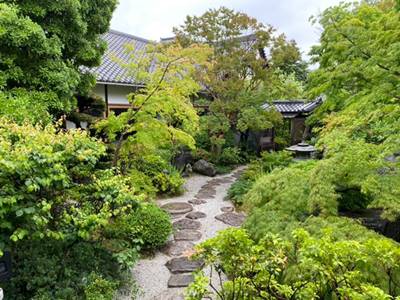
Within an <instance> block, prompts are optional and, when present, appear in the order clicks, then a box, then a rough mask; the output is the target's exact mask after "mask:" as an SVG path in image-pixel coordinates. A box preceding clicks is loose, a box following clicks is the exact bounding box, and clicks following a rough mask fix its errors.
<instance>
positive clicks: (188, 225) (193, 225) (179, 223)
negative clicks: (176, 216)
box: [172, 219, 201, 230]
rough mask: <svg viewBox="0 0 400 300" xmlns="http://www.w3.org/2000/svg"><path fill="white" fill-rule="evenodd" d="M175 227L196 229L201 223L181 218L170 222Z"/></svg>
mask: <svg viewBox="0 0 400 300" xmlns="http://www.w3.org/2000/svg"><path fill="white" fill-rule="evenodd" d="M172 225H173V226H174V228H175V229H178V230H182V229H194V230H197V229H199V228H200V227H201V223H200V222H199V221H194V220H189V219H181V220H179V221H176V222H174V223H173V224H172Z"/></svg>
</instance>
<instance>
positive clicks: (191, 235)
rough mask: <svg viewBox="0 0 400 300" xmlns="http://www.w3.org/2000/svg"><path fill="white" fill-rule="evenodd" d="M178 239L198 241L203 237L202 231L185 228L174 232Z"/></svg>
mask: <svg viewBox="0 0 400 300" xmlns="http://www.w3.org/2000/svg"><path fill="white" fill-rule="evenodd" d="M174 238H175V240H176V241H198V240H200V239H201V232H200V231H197V230H191V229H184V230H179V231H177V232H175V233H174Z"/></svg>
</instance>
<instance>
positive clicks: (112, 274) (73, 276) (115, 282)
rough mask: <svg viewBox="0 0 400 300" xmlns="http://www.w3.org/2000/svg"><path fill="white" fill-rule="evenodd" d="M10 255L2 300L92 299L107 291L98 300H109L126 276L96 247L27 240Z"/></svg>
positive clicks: (110, 257)
mask: <svg viewBox="0 0 400 300" xmlns="http://www.w3.org/2000/svg"><path fill="white" fill-rule="evenodd" d="M12 251H13V276H12V278H11V280H10V281H9V282H4V283H2V284H1V285H2V288H3V289H4V292H5V295H6V297H7V298H6V299H16V300H17V299H18V300H20V299H46V300H47V299H49V300H50V299H66V300H74V299H85V297H86V299H94V298H93V297H96V296H97V295H98V293H99V292H102V291H106V289H107V291H106V294H104V296H107V297H105V298H102V299H107V300H111V299H112V294H114V293H115V290H116V289H117V288H118V287H119V286H121V284H122V283H124V282H125V281H126V280H127V278H126V279H125V277H126V276H129V274H128V273H126V274H125V273H124V272H121V268H120V265H119V263H118V261H117V260H116V259H115V257H114V256H113V255H112V253H111V252H110V251H108V250H106V249H104V247H103V246H102V245H101V244H99V243H93V242H83V241H81V242H67V241H65V242H60V241H56V240H50V239H46V240H43V241H40V242H39V241H28V240H27V241H22V242H19V243H18V244H17V245H16V247H15V249H12ZM100 278H101V279H100ZM100 280H101V285H104V286H103V287H101V286H99V282H100ZM97 299H99V298H97Z"/></svg>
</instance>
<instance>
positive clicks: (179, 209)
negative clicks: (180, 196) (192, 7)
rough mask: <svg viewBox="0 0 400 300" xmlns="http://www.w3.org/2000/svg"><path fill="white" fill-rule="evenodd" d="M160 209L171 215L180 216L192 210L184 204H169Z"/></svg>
mask: <svg viewBox="0 0 400 300" xmlns="http://www.w3.org/2000/svg"><path fill="white" fill-rule="evenodd" d="M161 208H162V209H163V210H165V211H166V212H168V213H170V214H171V215H182V214H186V213H188V212H190V211H192V210H193V206H192V205H190V204H189V203H186V202H171V203H167V204H164V205H163V206H161Z"/></svg>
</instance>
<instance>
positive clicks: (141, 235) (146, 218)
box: [107, 203, 172, 251]
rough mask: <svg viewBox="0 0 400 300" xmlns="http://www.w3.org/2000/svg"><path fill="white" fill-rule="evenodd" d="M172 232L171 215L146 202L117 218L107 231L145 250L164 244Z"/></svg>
mask: <svg viewBox="0 0 400 300" xmlns="http://www.w3.org/2000/svg"><path fill="white" fill-rule="evenodd" d="M171 233H172V225H171V218H170V216H169V215H168V214H167V213H166V212H165V211H163V210H162V209H161V208H159V207H158V206H157V205H155V204H152V203H144V204H143V205H142V206H141V207H140V208H139V209H138V210H136V211H135V212H132V213H131V214H129V215H127V216H126V217H125V218H121V219H119V220H117V221H116V222H115V223H114V224H112V225H111V226H110V228H109V229H108V231H107V235H108V236H109V237H110V238H111V237H113V238H116V239H118V240H127V241H129V242H130V246H131V247H136V246H139V247H140V248H141V249H142V250H145V251H154V250H157V249H158V248H160V247H161V246H163V245H164V244H165V242H166V241H167V239H168V237H169V236H170V234H171Z"/></svg>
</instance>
